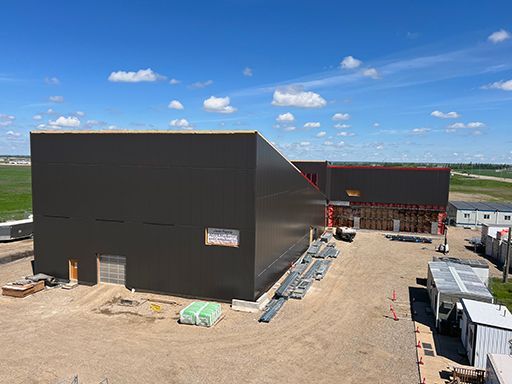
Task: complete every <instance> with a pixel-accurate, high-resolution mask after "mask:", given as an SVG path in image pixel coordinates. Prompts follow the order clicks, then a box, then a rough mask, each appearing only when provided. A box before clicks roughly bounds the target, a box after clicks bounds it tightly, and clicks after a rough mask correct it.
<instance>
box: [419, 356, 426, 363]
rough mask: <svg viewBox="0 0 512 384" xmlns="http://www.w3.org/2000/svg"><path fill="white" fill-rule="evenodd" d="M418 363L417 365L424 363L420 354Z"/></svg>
mask: <svg viewBox="0 0 512 384" xmlns="http://www.w3.org/2000/svg"><path fill="white" fill-rule="evenodd" d="M418 364H419V365H424V364H425V363H424V362H423V356H420V361H418Z"/></svg>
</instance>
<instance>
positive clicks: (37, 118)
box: [32, 115, 43, 120]
mask: <svg viewBox="0 0 512 384" xmlns="http://www.w3.org/2000/svg"><path fill="white" fill-rule="evenodd" d="M32 119H33V120H43V116H41V115H34V116H32Z"/></svg>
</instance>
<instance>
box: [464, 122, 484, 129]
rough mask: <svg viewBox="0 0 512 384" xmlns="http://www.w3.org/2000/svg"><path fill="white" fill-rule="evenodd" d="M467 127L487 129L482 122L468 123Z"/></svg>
mask: <svg viewBox="0 0 512 384" xmlns="http://www.w3.org/2000/svg"><path fill="white" fill-rule="evenodd" d="M467 127H468V128H483V127H485V124H484V123H482V122H481V121H472V122H470V123H468V125H467Z"/></svg>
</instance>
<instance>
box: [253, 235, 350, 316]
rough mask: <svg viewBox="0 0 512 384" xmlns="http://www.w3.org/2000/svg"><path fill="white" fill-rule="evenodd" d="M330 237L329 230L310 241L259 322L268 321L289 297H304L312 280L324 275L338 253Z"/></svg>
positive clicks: (319, 278) (321, 277)
mask: <svg viewBox="0 0 512 384" xmlns="http://www.w3.org/2000/svg"><path fill="white" fill-rule="evenodd" d="M332 238H333V236H332V233H331V232H325V233H324V234H322V236H321V237H320V239H317V240H315V241H314V242H313V243H311V245H310V246H309V248H308V249H307V251H306V252H305V253H304V254H303V255H302V256H301V257H300V258H299V260H297V262H296V263H295V265H294V266H293V267H292V268H291V270H290V272H289V274H288V276H287V277H286V279H285V280H284V281H283V282H282V283H281V285H280V286H279V288H278V289H277V290H276V292H275V293H274V297H273V298H272V300H271V301H270V302H269V304H268V305H267V307H266V309H265V311H264V313H263V315H262V316H261V317H260V319H259V321H260V322H263V323H268V322H270V320H272V318H273V317H274V316H275V315H276V314H277V312H278V311H279V310H280V309H281V308H282V307H283V305H284V303H285V302H286V301H287V300H288V299H289V298H291V299H299V300H300V299H302V298H304V296H305V295H306V293H307V292H308V290H309V288H311V285H312V284H313V282H314V281H315V280H322V279H323V278H324V277H325V275H326V274H327V271H328V270H329V267H330V266H331V264H332V261H333V259H334V258H337V257H338V255H339V253H340V251H338V250H337V249H336V244H335V243H334V242H333V241H331V240H332ZM313 259H315V260H314V261H313Z"/></svg>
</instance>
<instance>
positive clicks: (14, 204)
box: [0, 165, 32, 221]
mask: <svg viewBox="0 0 512 384" xmlns="http://www.w3.org/2000/svg"><path fill="white" fill-rule="evenodd" d="M30 213H32V190H31V178H30V167H24V166H12V165H0V221H6V220H13V219H23V218H26V217H27V216H28V215H29V214H30Z"/></svg>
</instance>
